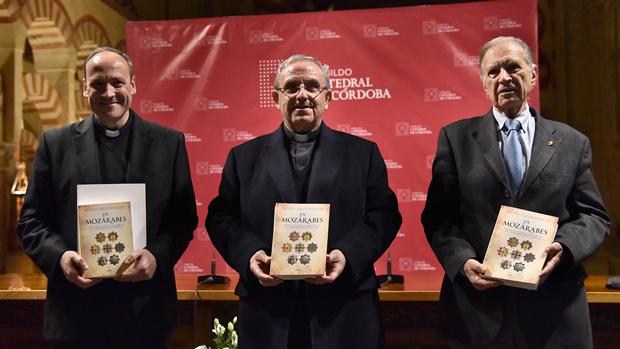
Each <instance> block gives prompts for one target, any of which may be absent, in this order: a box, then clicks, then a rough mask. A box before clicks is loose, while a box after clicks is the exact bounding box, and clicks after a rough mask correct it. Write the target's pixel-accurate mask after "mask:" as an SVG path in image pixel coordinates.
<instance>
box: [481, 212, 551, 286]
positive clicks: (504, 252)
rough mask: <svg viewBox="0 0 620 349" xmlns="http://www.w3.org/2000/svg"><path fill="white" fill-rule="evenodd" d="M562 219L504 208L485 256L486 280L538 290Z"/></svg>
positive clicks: (496, 222) (484, 276)
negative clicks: (546, 250) (559, 221)
mask: <svg viewBox="0 0 620 349" xmlns="http://www.w3.org/2000/svg"><path fill="white" fill-rule="evenodd" d="M557 228H558V217H554V216H549V215H545V214H542V213H537V212H532V211H527V210H522V209H519V208H515V207H510V206H502V207H501V208H500V210H499V214H498V215H497V220H496V221H495V228H494V229H493V234H492V236H491V240H490V241H489V246H488V247H487V251H486V254H485V256H484V261H483V262H482V264H484V265H485V266H486V267H487V268H488V270H487V272H486V273H485V275H483V278H485V279H489V280H499V281H502V282H503V283H504V285H507V286H512V287H519V288H525V289H529V290H535V289H537V288H538V281H539V274H540V271H541V270H542V268H543V266H544V264H545V260H546V258H547V254H546V253H545V248H546V247H547V246H549V245H550V244H551V243H552V242H553V239H554V238H555V233H556V231H557Z"/></svg>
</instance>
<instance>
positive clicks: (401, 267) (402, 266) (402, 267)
mask: <svg viewBox="0 0 620 349" xmlns="http://www.w3.org/2000/svg"><path fill="white" fill-rule="evenodd" d="M398 271H401V272H403V271H413V258H411V257H400V258H398Z"/></svg>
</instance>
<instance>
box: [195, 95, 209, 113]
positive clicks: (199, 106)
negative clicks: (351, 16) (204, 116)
mask: <svg viewBox="0 0 620 349" xmlns="http://www.w3.org/2000/svg"><path fill="white" fill-rule="evenodd" d="M207 103H208V101H207V99H206V98H204V97H198V98H196V99H195V100H194V110H197V111H205V110H207Z"/></svg>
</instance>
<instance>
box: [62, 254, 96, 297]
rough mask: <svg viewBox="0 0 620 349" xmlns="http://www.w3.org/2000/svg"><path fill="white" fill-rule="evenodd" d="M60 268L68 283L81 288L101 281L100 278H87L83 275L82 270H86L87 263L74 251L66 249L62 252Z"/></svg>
mask: <svg viewBox="0 0 620 349" xmlns="http://www.w3.org/2000/svg"><path fill="white" fill-rule="evenodd" d="M60 269H62V272H63V273H64V274H65V277H66V278H67V280H69V282H70V283H72V284H74V285H76V286H78V287H80V288H82V289H87V288H89V287H91V286H94V285H96V284H98V283H99V282H101V279H88V278H85V277H84V276H83V275H84V271H86V270H88V265H87V264H86V261H85V260H84V258H82V256H80V255H79V254H78V253H77V252H75V251H66V252H65V253H63V254H62V256H61V257H60Z"/></svg>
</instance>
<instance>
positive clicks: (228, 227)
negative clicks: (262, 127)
mask: <svg viewBox="0 0 620 349" xmlns="http://www.w3.org/2000/svg"><path fill="white" fill-rule="evenodd" d="M272 96H273V99H274V101H275V102H276V104H277V106H278V109H279V110H280V112H281V115H282V119H283V123H282V125H281V126H280V127H279V128H278V129H277V130H276V131H274V132H273V133H271V134H268V135H264V136H261V137H258V138H256V139H254V140H252V141H249V142H247V143H245V144H242V145H240V146H237V147H235V148H233V149H232V150H231V151H230V153H229V155H228V159H227V161H226V165H225V167H224V172H223V174H222V181H221V184H220V189H219V195H218V196H217V197H216V198H215V199H214V200H213V201H212V202H211V204H210V205H209V213H208V215H207V219H206V227H207V230H208V232H209V235H210V237H211V240H212V242H213V244H214V245H215V247H216V248H217V249H218V251H219V252H220V253H221V254H222V255H223V257H224V259H225V260H226V261H227V263H228V264H229V265H231V266H232V267H233V268H234V269H235V270H237V272H239V275H240V279H239V284H238V285H237V288H236V294H237V295H238V296H239V298H240V305H239V308H240V310H239V322H240V323H239V341H240V345H241V346H242V347H243V348H281V349H286V348H289V349H292V348H295V349H303V348H384V347H385V340H384V334H383V327H382V324H381V319H380V314H379V308H378V293H377V286H378V285H377V281H376V279H375V274H374V269H373V263H374V262H375V261H376V260H377V259H378V258H379V257H380V256H381V255H382V254H383V252H384V251H385V250H386V249H387V247H388V246H389V244H390V243H391V242H392V240H393V239H394V237H395V236H396V232H397V231H398V228H399V227H400V224H401V216H400V213H399V212H398V206H397V201H396V196H395V195H394V193H393V192H392V190H390V188H389V187H388V181H387V170H386V167H385V164H384V162H383V159H382V157H381V154H380V153H379V149H378V147H377V145H376V144H375V143H373V142H370V141H367V140H364V139H362V138H359V137H355V136H352V135H349V134H346V133H342V132H337V131H334V130H332V129H330V128H329V127H327V126H326V125H325V123H324V122H322V116H323V113H324V112H325V110H326V109H327V105H328V104H329V102H330V100H331V96H332V92H331V88H330V84H329V71H328V68H327V66H325V65H323V64H321V63H320V62H319V61H317V60H316V59H315V58H313V57H310V56H305V55H293V56H291V57H289V58H288V59H286V60H285V61H284V62H282V64H280V66H279V67H278V70H277V73H276V77H275V83H274V90H273V92H272ZM277 202H285V203H329V204H331V207H330V219H329V241H328V251H327V252H328V255H327V258H326V263H327V265H326V270H327V272H326V274H325V275H323V276H320V277H316V278H312V279H306V280H301V281H283V280H280V279H278V278H275V277H272V276H270V275H269V266H270V255H271V242H272V234H273V217H274V206H275V204H276V203H277Z"/></svg>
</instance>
